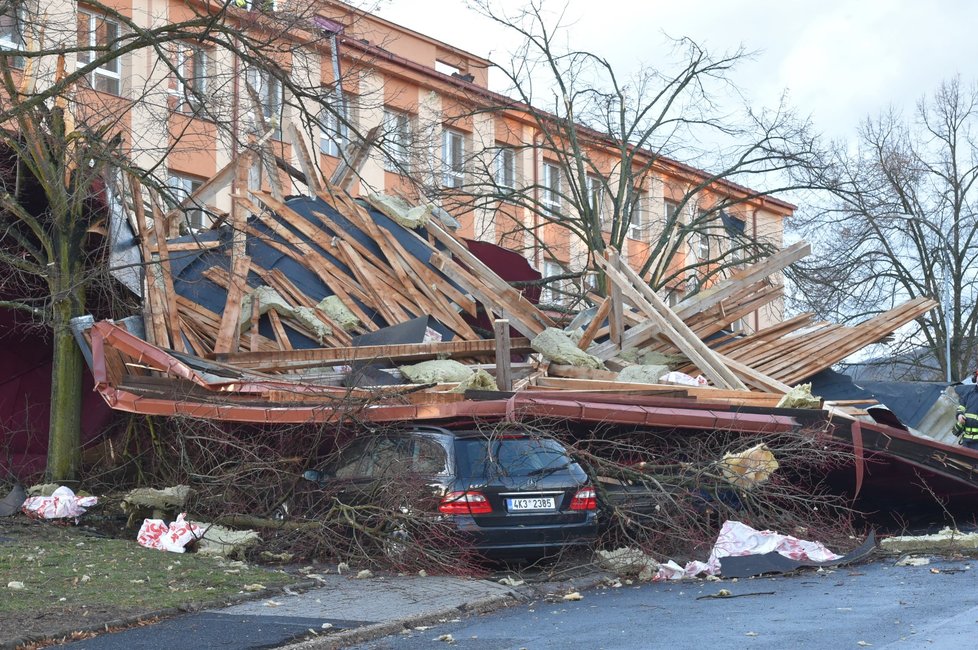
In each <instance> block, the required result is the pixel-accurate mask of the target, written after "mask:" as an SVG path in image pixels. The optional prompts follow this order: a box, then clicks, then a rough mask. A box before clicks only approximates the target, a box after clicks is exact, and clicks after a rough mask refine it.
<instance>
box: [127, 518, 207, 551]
mask: <svg viewBox="0 0 978 650" xmlns="http://www.w3.org/2000/svg"><path fill="white" fill-rule="evenodd" d="M186 515H187V513H185V512H182V513H180V514H179V515H177V518H176V521H174V522H173V523H172V524H170V525H169V526H167V525H166V522H165V521H163V520H162V519H144V520H143V525H142V526H140V527H139V533H138V534H137V535H136V541H137V542H139V544H140V545H141V546H145V547H146V548H155V549H157V550H160V551H170V552H171V553H183V552H184V551H185V550H186V548H185V547H186V546H187V544H189V543H190V542H192V541H194V540H197V539H200V538H201V537H203V535H204V531H203V529H202V528H201V527H200V526H198V525H197V524H193V523H190V522H189V521H186V520H185V519H184V517H186Z"/></svg>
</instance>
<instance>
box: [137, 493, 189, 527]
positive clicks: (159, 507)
mask: <svg viewBox="0 0 978 650" xmlns="http://www.w3.org/2000/svg"><path fill="white" fill-rule="evenodd" d="M191 495H193V489H192V488H191V487H190V486H189V485H175V486H173V487H168V488H163V489H162V490H158V489H155V488H136V489H134V490H130V491H129V492H128V493H127V494H126V496H124V497H122V510H123V512H125V513H126V514H128V515H129V518H130V521H132V520H136V519H141V518H146V517H151V518H153V519H173V518H174V517H175V516H176V514H177V513H179V512H181V511H182V510H183V509H184V508H185V507H186V505H187V499H189V498H190V497H191Z"/></svg>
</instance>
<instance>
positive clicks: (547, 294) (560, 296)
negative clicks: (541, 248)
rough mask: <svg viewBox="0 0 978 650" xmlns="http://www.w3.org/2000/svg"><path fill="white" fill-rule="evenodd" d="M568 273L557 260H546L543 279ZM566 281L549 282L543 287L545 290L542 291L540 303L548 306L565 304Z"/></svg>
mask: <svg viewBox="0 0 978 650" xmlns="http://www.w3.org/2000/svg"><path fill="white" fill-rule="evenodd" d="M566 272H567V271H565V270H564V267H563V266H561V265H560V262H558V261H556V260H544V261H543V277H544V279H546V278H552V277H554V276H557V275H563V274H564V273H566ZM564 286H565V281H564V280H555V281H553V282H548V283H547V284H545V285H543V289H542V290H541V291H540V302H542V303H548V304H556V305H559V304H561V303H563V302H564V299H565V298H566V296H565V294H564Z"/></svg>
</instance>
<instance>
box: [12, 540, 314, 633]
mask: <svg viewBox="0 0 978 650" xmlns="http://www.w3.org/2000/svg"><path fill="white" fill-rule="evenodd" d="M80 537H81V538H80ZM294 581H295V577H294V576H290V575H289V574H286V573H283V572H280V571H271V570H268V569H263V568H259V567H253V566H249V565H246V564H244V563H242V562H234V561H229V560H225V559H223V558H214V557H209V556H201V555H196V554H189V553H184V554H177V553H169V552H166V551H158V550H152V549H147V548H143V547H142V546H139V545H138V544H136V542H135V541H127V540H120V539H104V538H96V537H83V536H78V535H64V536H63V539H55V540H40V541H39V540H36V539H15V540H11V541H9V542H4V543H2V544H0V590H3V595H2V598H0V617H3V618H0V620H3V619H6V618H7V617H13V618H17V617H18V615H23V614H28V613H33V614H34V615H38V614H43V612H45V611H46V610H52V609H53V610H71V611H75V612H78V611H79V610H82V609H85V608H91V609H92V610H93V611H94V610H98V611H103V612H106V613H109V612H111V611H112V610H118V613H120V614H125V613H129V614H132V613H136V612H139V611H143V612H147V613H148V612H152V611H157V610H161V609H167V608H172V607H181V606H188V605H190V606H195V607H196V606H203V605H213V604H218V603H222V602H225V601H226V600H227V599H228V598H229V597H232V596H235V595H237V594H240V593H243V592H247V591H257V590H258V588H257V587H256V586H255V585H264V586H265V587H277V586H281V585H284V584H287V583H290V582H294ZM11 582H22V583H23V585H24V588H23V589H16V588H11V587H10V585H9V583H11ZM0 627H4V625H2V624H0Z"/></svg>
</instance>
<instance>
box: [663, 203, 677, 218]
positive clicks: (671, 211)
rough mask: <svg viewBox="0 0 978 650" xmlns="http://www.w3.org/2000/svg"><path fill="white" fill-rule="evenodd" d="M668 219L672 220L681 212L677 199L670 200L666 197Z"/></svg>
mask: <svg viewBox="0 0 978 650" xmlns="http://www.w3.org/2000/svg"><path fill="white" fill-rule="evenodd" d="M665 205H666V221H667V222H669V221H672V220H673V218H675V217H676V213H677V212H679V204H678V203H676V202H675V201H670V200H668V199H666V203H665Z"/></svg>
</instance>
